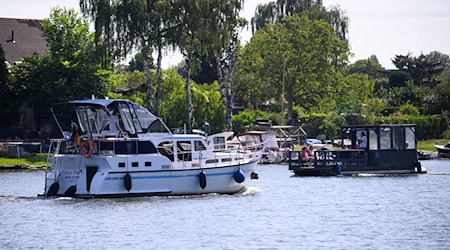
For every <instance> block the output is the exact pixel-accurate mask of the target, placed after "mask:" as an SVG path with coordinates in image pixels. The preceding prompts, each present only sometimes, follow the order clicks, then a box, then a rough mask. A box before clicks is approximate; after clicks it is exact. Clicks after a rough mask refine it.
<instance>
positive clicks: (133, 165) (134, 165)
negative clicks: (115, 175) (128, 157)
mask: <svg viewBox="0 0 450 250" xmlns="http://www.w3.org/2000/svg"><path fill="white" fill-rule="evenodd" d="M131 166H132V167H134V168H137V167H139V162H137V161H134V162H132V163H131Z"/></svg>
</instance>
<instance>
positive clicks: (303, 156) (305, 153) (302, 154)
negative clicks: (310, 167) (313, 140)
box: [301, 151, 309, 158]
mask: <svg viewBox="0 0 450 250" xmlns="http://www.w3.org/2000/svg"><path fill="white" fill-rule="evenodd" d="M301 156H302V158H308V157H309V155H308V152H307V151H302V153H301Z"/></svg>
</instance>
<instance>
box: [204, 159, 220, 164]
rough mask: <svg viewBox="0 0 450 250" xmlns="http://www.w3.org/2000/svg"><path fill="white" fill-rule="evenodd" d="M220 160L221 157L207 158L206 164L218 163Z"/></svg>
mask: <svg viewBox="0 0 450 250" xmlns="http://www.w3.org/2000/svg"><path fill="white" fill-rule="evenodd" d="M218 162H219V159H211V160H206V164H209V163H218Z"/></svg>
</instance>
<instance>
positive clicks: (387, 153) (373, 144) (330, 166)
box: [289, 125, 425, 176]
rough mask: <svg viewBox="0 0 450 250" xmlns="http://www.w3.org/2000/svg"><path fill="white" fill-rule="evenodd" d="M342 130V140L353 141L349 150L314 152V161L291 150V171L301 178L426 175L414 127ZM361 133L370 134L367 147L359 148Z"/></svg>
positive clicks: (399, 126)
mask: <svg viewBox="0 0 450 250" xmlns="http://www.w3.org/2000/svg"><path fill="white" fill-rule="evenodd" d="M341 131H342V134H343V137H342V138H349V139H351V140H352V145H351V148H350V149H339V150H319V151H315V152H314V158H313V160H311V161H305V159H302V158H301V157H300V152H301V151H291V152H290V153H289V170H291V171H293V172H294V174H296V175H300V176H330V175H331V176H332V175H355V174H363V173H372V174H411V173H423V172H425V171H424V169H422V167H421V165H420V162H419V161H418V158H417V151H416V140H415V126H414V125H373V126H348V127H343V128H342V129H341ZM362 132H364V134H366V135H369V136H368V139H367V140H368V144H367V147H366V148H361V149H359V148H357V147H358V143H357V142H358V140H357V138H359V136H360V135H361V134H362ZM344 136H345V137H344Z"/></svg>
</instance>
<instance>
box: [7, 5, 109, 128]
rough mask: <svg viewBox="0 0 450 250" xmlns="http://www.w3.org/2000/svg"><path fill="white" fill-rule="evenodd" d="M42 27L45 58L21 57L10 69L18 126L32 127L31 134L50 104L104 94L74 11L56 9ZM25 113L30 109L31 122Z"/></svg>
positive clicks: (88, 37)
mask: <svg viewBox="0 0 450 250" xmlns="http://www.w3.org/2000/svg"><path fill="white" fill-rule="evenodd" d="M42 27H43V30H44V36H45V38H46V40H47V42H48V47H47V52H48V56H46V57H43V58H41V57H39V56H38V55H33V56H31V57H28V58H24V59H23V60H22V63H21V64H19V65H16V66H15V67H14V68H13V70H12V71H13V75H14V77H15V79H14V82H13V84H12V90H13V92H14V95H15V96H16V97H17V100H18V102H19V103H17V107H20V108H19V110H20V113H21V119H20V120H21V122H20V123H21V124H22V125H23V126H26V125H27V124H36V127H33V128H30V129H31V130H33V131H31V132H35V131H36V130H39V129H40V128H41V127H42V126H44V125H45V124H47V123H48V121H47V120H48V119H50V118H51V116H50V114H49V112H48V110H49V106H50V104H52V103H56V102H64V101H68V100H74V99H86V98H90V97H91V96H92V95H95V96H105V94H106V86H105V83H104V82H103V81H102V79H103V76H102V75H101V74H100V69H101V68H100V64H99V63H96V60H95V57H94V54H95V53H93V51H94V42H93V39H94V36H93V34H91V33H90V32H89V25H88V24H87V23H86V22H85V21H83V20H82V19H81V18H80V17H78V16H77V14H76V12H75V11H74V10H67V9H60V8H56V9H53V10H52V12H51V14H50V17H49V18H48V19H45V20H44V21H43V23H42ZM27 110H31V111H30V112H28V113H31V114H33V118H34V119H31V118H27V117H29V115H26V114H27ZM24 119H28V120H24Z"/></svg>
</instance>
